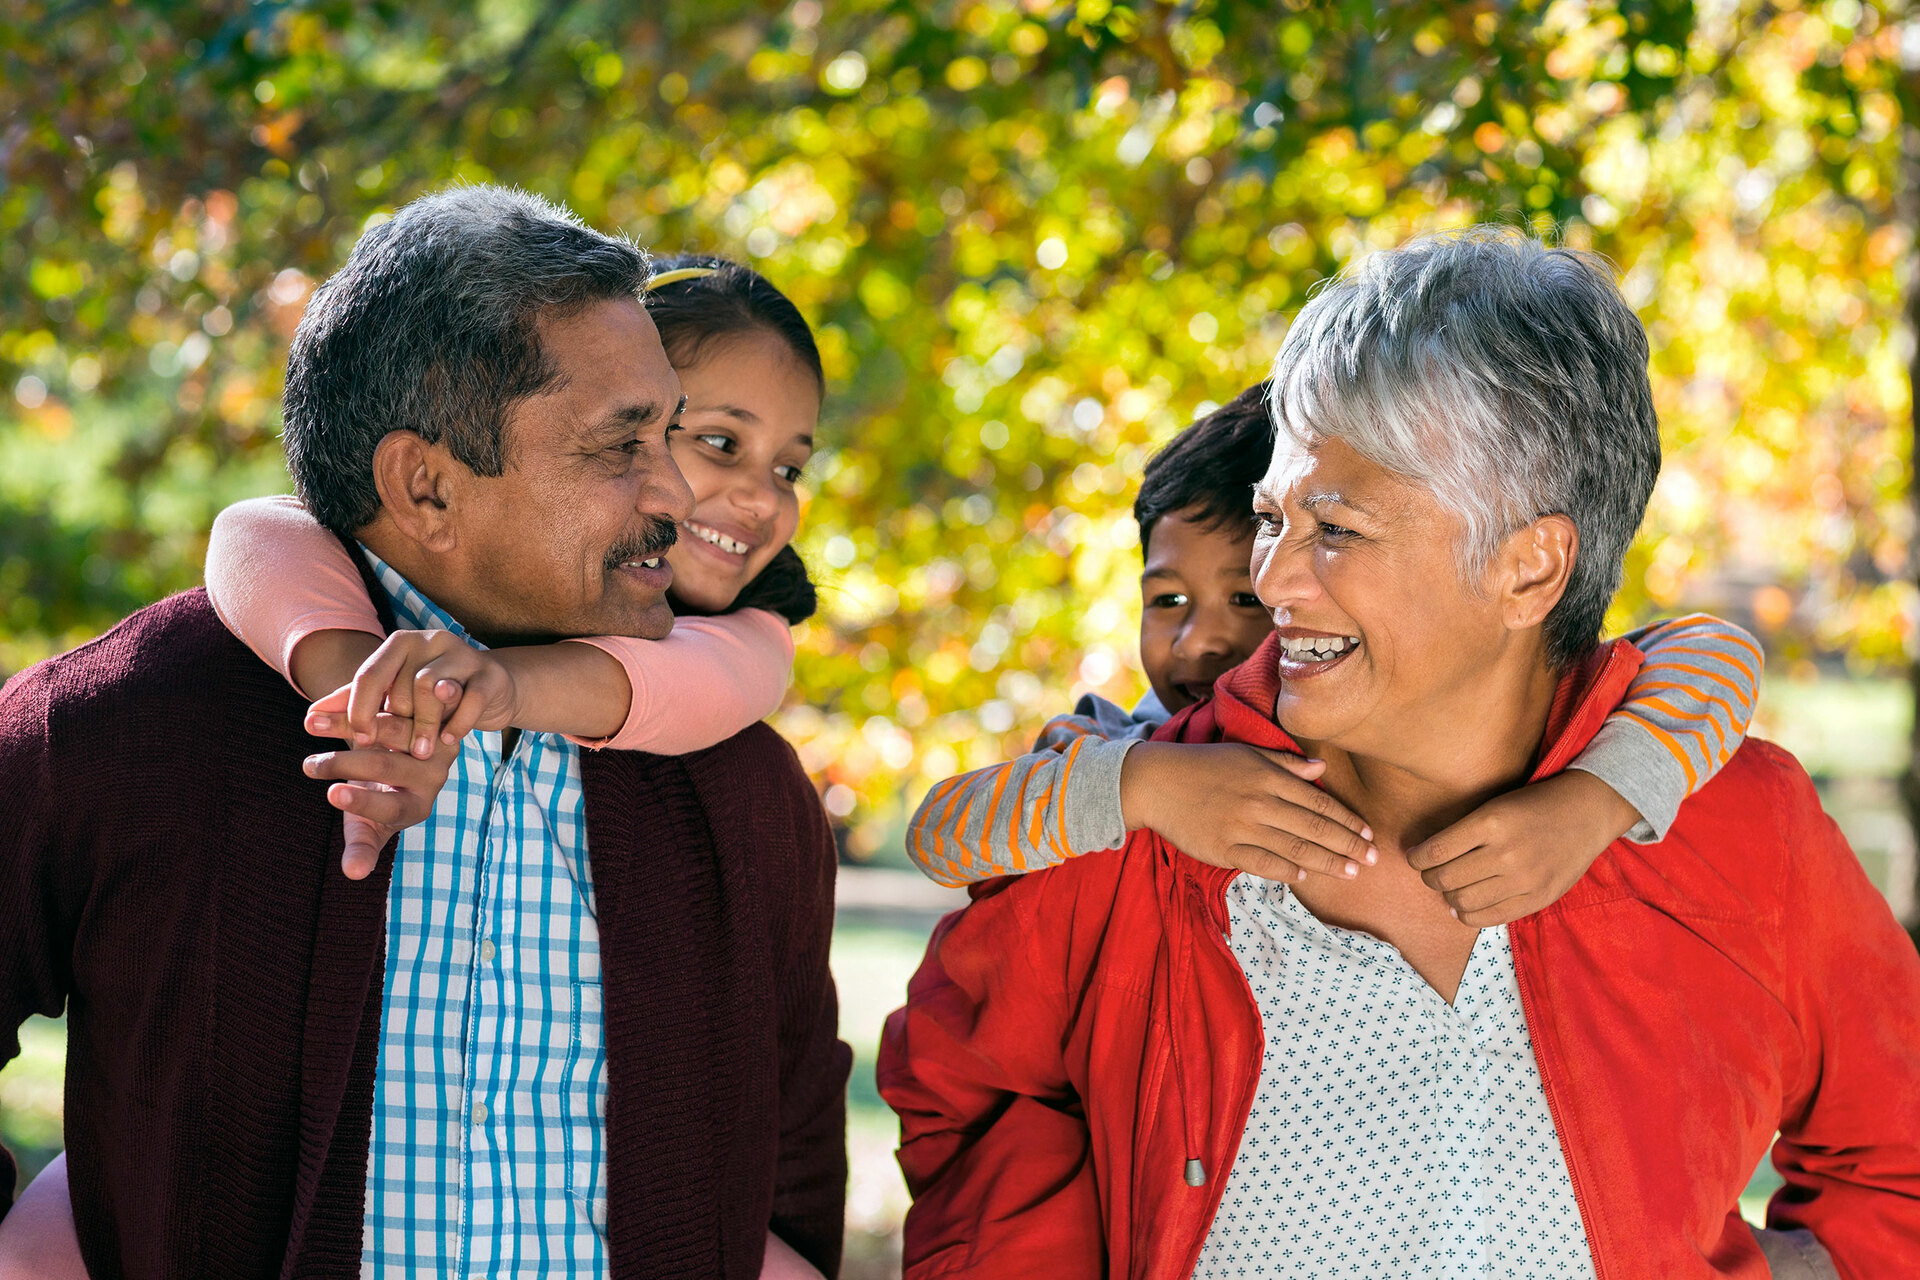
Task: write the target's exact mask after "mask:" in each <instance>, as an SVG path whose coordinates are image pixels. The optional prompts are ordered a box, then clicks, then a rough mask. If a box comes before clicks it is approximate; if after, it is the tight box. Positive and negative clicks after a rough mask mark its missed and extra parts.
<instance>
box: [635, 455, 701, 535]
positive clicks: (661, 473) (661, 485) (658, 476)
mask: <svg viewBox="0 0 1920 1280" xmlns="http://www.w3.org/2000/svg"><path fill="white" fill-rule="evenodd" d="M663 453H664V456H663V457H662V458H661V460H660V463H659V465H658V466H656V467H654V468H653V472H652V474H651V475H649V476H648V478H647V483H645V484H643V485H641V486H640V493H639V497H638V500H637V502H636V503H635V505H636V506H637V507H638V508H639V509H640V511H641V512H642V513H643V514H645V515H651V516H665V517H666V518H667V519H669V520H671V521H673V522H674V523H675V524H679V523H680V522H681V521H682V520H685V519H686V518H687V517H688V516H690V515H692V514H693V490H692V489H691V488H689V487H688V485H687V478H686V477H685V476H683V475H681V474H680V464H679V463H677V462H675V461H674V460H673V454H672V453H671V452H670V451H663Z"/></svg>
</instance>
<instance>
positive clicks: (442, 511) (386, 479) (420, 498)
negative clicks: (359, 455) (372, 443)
mask: <svg viewBox="0 0 1920 1280" xmlns="http://www.w3.org/2000/svg"><path fill="white" fill-rule="evenodd" d="M458 467H460V462H459V460H458V459H457V458H455V457H454V456H453V455H452V454H451V453H450V452H448V451H447V449H446V447H445V446H443V445H438V444H428V443H427V442H426V441H425V440H424V439H422V438H421V437H420V436H419V435H417V434H415V433H414V432H411V431H389V432H388V433H387V434H386V437H385V438H384V439H382V440H381V441H380V443H379V445H378V446H377V447H376V448H375V449H374V451H373V484H374V487H375V488H376V489H377V490H378V491H379V493H380V507H381V510H382V512H383V513H384V514H385V515H386V516H387V518H388V519H390V520H392V521H393V525H394V528H396V529H398V530H399V531H400V533H401V534H403V535H404V536H406V537H407V538H410V539H412V540H413V541H414V542H416V543H418V544H419V545H420V546H421V548H422V549H424V550H427V551H432V552H441V553H444V552H447V551H451V550H453V547H454V543H455V537H454V528H453V521H452V520H451V519H450V518H449V516H450V513H449V511H448V509H447V506H448V502H449V500H450V498H451V497H452V489H453V484H452V481H453V480H454V474H453V469H454V468H458ZM462 469H463V470H464V468H462Z"/></svg>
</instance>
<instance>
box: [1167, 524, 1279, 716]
mask: <svg viewBox="0 0 1920 1280" xmlns="http://www.w3.org/2000/svg"><path fill="white" fill-rule="evenodd" d="M1190 515H1191V513H1176V514H1174V515H1170V516H1163V517H1162V518H1161V519H1160V522H1159V523H1158V524H1156V525H1154V526H1153V535H1152V537H1151V538H1150V539H1149V540H1148V543H1147V564H1146V569H1145V571H1144V572H1143V573H1141V575H1140V662H1141V665H1143V666H1145V667H1146V669H1147V679H1148V680H1149V681H1151V682H1152V684H1153V691H1154V692H1155V693H1157V694H1159V695H1160V701H1161V702H1163V703H1165V704H1166V708H1167V710H1168V711H1178V710H1180V709H1181V708H1182V707H1185V706H1189V705H1191V704H1193V703H1195V702H1198V701H1200V700H1201V699H1203V698H1205V697H1207V696H1208V695H1210V694H1211V693H1212V692H1213V682H1214V680H1215V679H1217V678H1218V677H1220V676H1222V675H1224V674H1225V673H1226V672H1228V671H1229V670H1231V669H1232V668H1234V667H1237V666H1239V665H1240V664H1241V663H1242V662H1244V661H1246V660H1247V659H1248V658H1249V657H1251V656H1252V655H1253V651H1254V650H1255V649H1257V648H1259V647H1260V642H1261V641H1263V640H1265V639H1266V638H1267V633H1268V632H1270V631H1272V630H1273V617H1272V615H1271V614H1269V613H1268V612H1267V608H1266V606H1265V605H1263V604H1261V603H1260V597H1258V596H1256V595H1255V594H1254V593H1253V580H1252V578H1251V576H1250V575H1249V570H1250V567H1251V565H1252V563H1253V524H1252V522H1251V521H1248V522H1247V523H1245V524H1236V525H1234V526H1231V527H1229V528H1224V529H1222V528H1216V527H1211V526H1208V525H1206V524H1201V523H1197V522H1196V521H1195V520H1193V519H1192V518H1190Z"/></svg>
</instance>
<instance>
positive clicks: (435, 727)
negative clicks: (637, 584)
mask: <svg viewBox="0 0 1920 1280" xmlns="http://www.w3.org/2000/svg"><path fill="white" fill-rule="evenodd" d="M207 593H208V596H209V597H210V598H211V599H212V601H213V606H214V608H215V610H216V611H218V613H219V614H220V619H221V621H223V622H224V623H226V624H227V627H228V629H229V630H231V631H232V632H233V633H234V634H235V635H237V636H239V637H240V639H241V640H243V641H244V642H245V643H246V644H247V646H248V647H249V648H251V649H252V650H253V651H254V652H255V653H256V654H258V655H259V656H260V657H261V659H262V660H263V661H265V662H267V663H269V664H270V665H272V666H274V667H275V668H276V669H278V670H279V671H280V672H281V674H283V675H285V676H287V677H288V679H289V680H291V681H292V682H293V684H294V685H295V687H296V688H298V689H300V690H301V691H302V692H304V693H306V694H307V696H308V697H310V698H315V699H319V700H320V702H321V703H322V704H324V705H323V706H322V707H320V708H319V709H320V710H321V711H322V712H323V714H324V713H326V712H328V711H331V712H334V713H346V714H347V718H348V726H349V727H350V728H351V729H352V730H355V731H357V732H358V733H361V734H364V735H366V739H367V740H368V741H371V740H372V737H373V730H374V716H375V714H376V713H377V712H378V711H379V710H380V709H381V707H382V706H383V705H386V704H388V701H389V697H390V695H391V696H392V701H393V706H392V709H393V710H394V711H395V713H396V714H401V715H405V716H409V717H412V718H413V719H414V720H415V723H414V725H413V726H412V732H411V733H410V734H409V735H408V736H409V738H410V740H411V741H410V743H409V748H410V749H412V750H413V753H414V754H415V755H418V756H421V757H425V756H427V755H429V754H431V751H432V742H433V740H434V739H435V738H436V737H437V736H439V733H440V732H441V729H442V718H443V716H444V717H446V719H447V725H446V728H447V729H449V730H452V729H454V728H460V729H462V730H463V731H464V729H465V728H471V727H473V726H474V725H483V726H484V727H487V728H505V727H507V726H508V725H513V726H515V727H517V728H522V729H529V730H533V731H536V732H555V733H565V734H568V735H571V736H573V737H574V738H575V739H576V740H577V741H581V742H583V743H585V744H587V745H592V746H611V747H616V748H620V749H623V750H642V751H653V752H658V753H660V754H665V755H677V754H682V753H685V752H688V751H697V750H700V749H702V748H705V747H710V746H713V745H714V744H715V743H718V742H722V741H724V740H726V739H727V738H730V737H732V736H733V735H734V734H736V733H738V732H740V730H742V729H744V728H746V727H747V726H748V725H750V724H752V723H754V722H755V721H757V720H760V719H762V718H763V717H765V716H767V715H770V714H771V713H772V712H773V711H774V710H776V709H777V708H778V707H779V705H780V699H781V697H782V696H783V695H784V694H785V693H786V689H787V684H788V681H789V680H790V679H791V678H792V673H793V638H792V635H791V633H790V632H789V631H788V629H787V627H786V624H785V623H783V622H781V621H780V620H779V619H778V618H776V617H774V616H773V615H772V614H769V613H766V612H763V611H761V610H757V609H748V610H742V611H741V612H739V613H737V614H729V615H725V616H722V617H714V618H688V619H683V620H681V621H680V622H679V623H677V624H676V626H675V628H674V632H673V634H672V635H671V636H669V637H668V638H667V639H666V640H662V641H648V640H630V639H625V638H618V637H616V638H610V639H607V640H590V641H587V642H586V645H585V646H582V645H579V644H559V645H529V646H523V647H518V648H510V649H501V650H496V651H494V660H489V659H485V658H477V657H465V658H462V659H460V660H457V661H452V662H439V665H437V666H436V665H434V664H435V663H436V662H437V661H438V660H440V659H443V658H446V657H448V656H449V655H450V654H453V653H454V647H455V646H458V648H459V649H460V650H464V651H465V654H466V655H477V654H480V653H482V652H483V651H480V650H475V649H473V648H472V647H471V646H469V645H466V644H464V643H463V642H462V641H460V640H459V639H458V638H456V637H452V636H445V637H442V638H440V640H439V641H438V642H434V641H427V640H423V639H413V640H406V641H401V640H399V638H398V637H396V638H395V641H389V642H387V643H386V644H385V645H383V644H382V636H383V632H382V630H381V626H380V619H379V615H378V614H377V613H375V612H374V608H373V605H372V603H371V602H370V601H369V600H368V599H367V592H366V586H365V583H364V582H363V580H362V579H361V576H360V573H359V570H358V568H357V567H356V566H355V565H354V563H353V560H352V558H351V557H350V556H349V555H348V553H347V551H346V548H345V547H343V546H342V545H341V543H340V540H339V539H338V538H336V537H335V536H334V535H333V534H332V533H329V532H328V531H327V530H326V529H325V528H323V527H322V526H321V525H320V523H319V522H318V521H316V520H315V519H314V518H313V517H312V516H311V515H309V514H307V510H306V508H305V507H303V506H301V505H300V503H299V501H298V500H297V499H294V498H287V497H281V498H256V499H252V500H250V501H247V502H240V503H236V504H235V505H233V506H232V507H229V508H228V509H227V510H225V511H223V512H221V514H220V516H219V518H218V519H217V520H215V521H214V526H213V536H212V539H211V540H210V542H209V544H208V548H207ZM427 634H429V633H416V635H419V636H425V635H427ZM596 650H598V652H596ZM376 652H378V654H379V655H380V660H379V661H377V662H375V661H373V660H372V659H373V657H374V655H375V654H376ZM496 660H497V665H496ZM453 667H457V668H458V671H457V672H454V671H450V668H453ZM482 669H490V678H491V681H492V682H491V683H485V682H482V683H485V688H484V690H481V689H476V688H475V687H474V684H473V681H474V679H475V678H476V677H477V676H479V674H480V673H481V671H482ZM429 672H431V674H430V675H429V674H428V673H429ZM503 675H504V676H505V680H504V682H503V681H501V679H500V677H501V676H503ZM423 677H424V678H423ZM442 678H448V679H453V680H455V681H456V682H457V683H458V684H459V685H460V686H461V689H460V690H455V691H452V692H453V693H454V696H455V698H456V699H457V700H458V701H457V703H456V705H458V704H462V703H464V701H465V699H464V697H463V696H462V693H463V691H472V692H478V693H480V694H481V696H480V697H479V698H478V699H476V701H475V704H474V705H473V706H472V707H471V708H469V715H468V716H467V717H466V719H468V720H470V721H471V723H468V724H462V725H455V724H454V723H453V721H455V720H458V719H461V717H460V715H459V712H458V711H455V710H453V708H452V707H451V706H449V705H448V704H447V702H446V700H445V699H443V698H436V697H434V696H432V692H431V691H432V690H433V688H434V686H435V684H436V683H437V682H438V681H439V680H440V679H442ZM402 683H406V684H408V685H409V687H408V688H406V689H404V690H403V689H402V688H401V687H400V686H401V684H402ZM348 685H352V686H353V693H352V694H350V695H349V696H348V697H347V698H345V699H340V700H339V702H338V705H337V706H336V705H335V704H334V700H333V699H330V698H328V696H327V695H329V694H331V693H333V691H335V690H338V689H341V688H342V687H344V686H348ZM416 692H418V693H419V694H420V695H422V696H419V697H415V696H414V695H415V693H416ZM496 700H497V701H496ZM416 703H417V707H416ZM403 707H404V709H402V708H403ZM416 710H417V711H418V712H419V714H418V715H415V711H416ZM449 712H451V713H452V714H451V715H449V714H448V713H449ZM454 736H456V737H457V736H458V735H457V734H455V735H454ZM423 739H424V741H425V745H424V746H423V745H422V740H423Z"/></svg>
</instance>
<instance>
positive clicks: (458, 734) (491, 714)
mask: <svg viewBox="0 0 1920 1280" xmlns="http://www.w3.org/2000/svg"><path fill="white" fill-rule="evenodd" d="M517 696H518V695H517V690H516V689H515V687H514V681H513V674H512V672H510V671H509V670H508V669H507V667H506V665H505V664H504V663H502V662H501V661H500V660H499V659H498V658H496V657H494V656H493V655H492V654H491V653H488V652H487V651H485V650H483V649H476V648H474V647H473V646H472V645H470V644H468V643H467V642H466V641H464V640H462V639H460V637H458V636H456V635H454V634H453V633H452V632H451V631H396V632H394V633H393V634H392V635H390V636H388V637H387V638H386V640H385V641H384V642H382V644H381V645H380V647H379V648H378V649H375V650H374V651H373V656H372V657H370V658H368V659H367V660H366V661H365V662H363V663H361V664H360V670H359V671H358V672H357V673H355V675H354V677H353V683H352V684H348V685H342V686H341V687H340V688H338V689H336V690H334V691H333V692H332V693H330V694H328V695H327V696H326V697H324V698H322V699H320V700H319V701H318V702H316V703H314V704H313V706H312V707H310V708H309V709H308V712H307V731H308V732H309V733H317V734H326V735H329V736H339V737H342V738H346V739H348V740H349V741H351V742H352V743H353V744H354V745H355V746H360V747H364V746H370V745H373V743H374V738H375V733H374V722H375V718H376V717H377V716H378V715H379V714H380V713H381V712H382V711H385V712H387V713H388V714H390V715H393V716H398V717H400V718H402V719H404V720H410V721H411V722H412V724H411V726H410V732H409V733H408V734H407V737H406V740H405V741H403V742H401V743H400V744H399V745H398V748H397V749H398V750H401V751H407V752H410V753H412V754H413V755H414V756H415V757H416V758H418V759H421V760H425V759H427V758H428V757H430V756H432V755H433V754H434V748H435V744H436V740H438V742H439V743H443V744H446V745H452V744H454V743H457V742H459V741H460V739H461V738H462V737H463V736H464V735H465V734H466V733H468V732H469V731H470V730H473V729H505V728H506V727H507V726H509V725H511V724H512V723H513V718H514V715H515V712H516V710H517V707H516V699H517ZM342 713H344V715H345V720H344V724H345V729H344V731H343V730H342V728H341V724H340V722H339V717H340V716H341V715H342Z"/></svg>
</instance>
